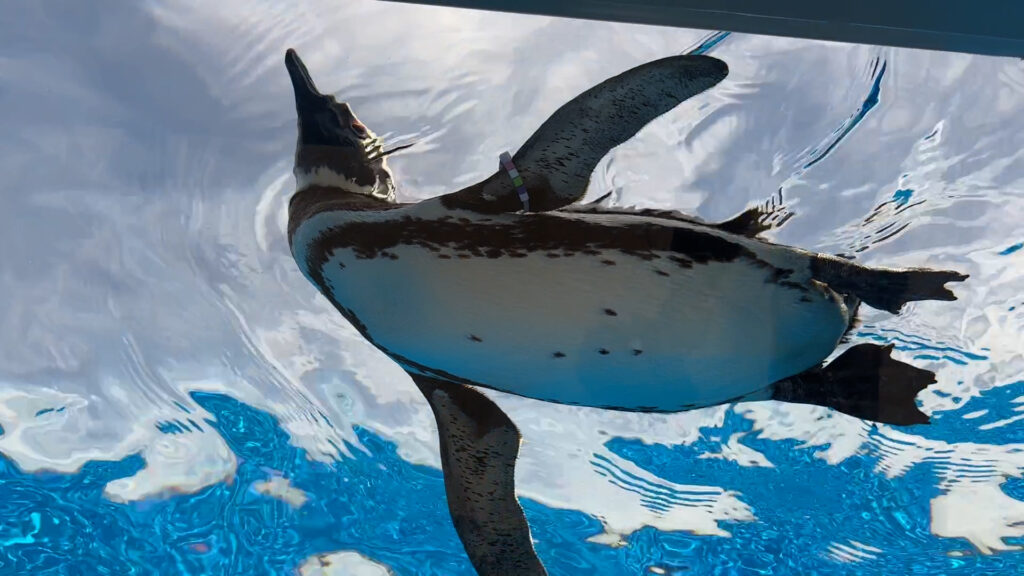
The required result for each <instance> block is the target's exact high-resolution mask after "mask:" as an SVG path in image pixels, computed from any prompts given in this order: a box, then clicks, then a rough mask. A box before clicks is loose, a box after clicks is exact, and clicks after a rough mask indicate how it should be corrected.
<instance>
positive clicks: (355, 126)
mask: <svg viewBox="0 0 1024 576" xmlns="http://www.w3.org/2000/svg"><path fill="white" fill-rule="evenodd" d="M349 126H351V127H352V131H353V132H355V133H356V136H359V137H360V138H366V137H367V136H369V135H370V134H369V132H368V131H367V130H366V126H363V123H362V122H360V121H359V120H353V121H352V123H351V124H349Z"/></svg>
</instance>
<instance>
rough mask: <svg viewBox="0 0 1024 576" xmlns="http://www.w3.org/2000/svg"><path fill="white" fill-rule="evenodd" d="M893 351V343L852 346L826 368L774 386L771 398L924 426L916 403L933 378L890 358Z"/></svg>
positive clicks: (864, 417) (882, 421)
mask: <svg viewBox="0 0 1024 576" xmlns="http://www.w3.org/2000/svg"><path fill="white" fill-rule="evenodd" d="M892 349H893V346H892V345H891V344H888V345H886V346H879V345H877V344H870V343H866V344H858V345H856V346H853V347H851V348H849V349H847V350H846V351H845V352H843V354H841V355H840V356H839V357H838V358H836V359H835V360H833V361H832V362H830V363H829V364H827V365H826V366H824V367H820V368H814V369H811V370H808V371H806V372H803V373H802V374H798V375H796V376H793V377H791V378H787V379H785V380H782V381H780V382H777V383H776V384H774V386H773V390H772V399H773V400H778V401H781V402H792V403H797V404H812V405H815V406H824V407H826V408H832V409H833V410H836V411H838V412H842V413H843V414H848V415H850V416H854V417H856V418H860V419H862V420H868V421H871V422H877V423H880V424H892V425H896V426H911V425H914V424H927V423H928V422H929V418H928V416H927V415H926V414H924V413H923V412H921V410H920V409H919V408H918V407H917V402H916V400H915V398H916V397H917V394H918V393H919V392H920V391H921V390H924V389H925V388H927V387H928V386H929V385H931V384H933V383H935V373H934V372H931V371H929V370H924V369H922V368H918V367H916V366H911V365H910V364H907V363H905V362H900V361H899V360H896V359H894V358H892V356H891V353H892Z"/></svg>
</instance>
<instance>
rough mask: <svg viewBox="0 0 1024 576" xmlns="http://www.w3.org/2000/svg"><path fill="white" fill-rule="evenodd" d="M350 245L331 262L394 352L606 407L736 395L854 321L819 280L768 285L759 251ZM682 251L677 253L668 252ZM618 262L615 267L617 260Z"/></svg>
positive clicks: (802, 358)
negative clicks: (747, 256)
mask: <svg viewBox="0 0 1024 576" xmlns="http://www.w3.org/2000/svg"><path fill="white" fill-rule="evenodd" d="M389 252H390V253H391V254H393V258H387V257H376V258H364V259H360V258H357V257H356V255H355V254H354V253H353V252H352V251H350V250H348V249H339V250H336V251H335V252H334V253H333V254H332V255H331V257H330V258H329V260H328V261H327V262H325V265H324V267H323V275H324V280H325V281H326V284H327V286H328V287H329V289H330V290H331V291H332V292H333V295H334V298H335V299H336V301H338V302H341V303H344V305H345V307H346V308H348V309H349V310H351V311H352V312H353V313H354V314H355V315H356V316H357V317H358V319H359V321H360V322H361V323H362V324H363V325H364V326H365V327H366V330H367V332H368V334H369V336H370V338H371V339H372V340H373V341H374V342H375V343H376V344H378V345H379V346H381V347H382V348H384V349H386V350H387V351H389V352H391V353H393V354H395V355H398V356H401V357H404V358H406V359H408V360H410V361H412V362H415V363H416V364H419V365H422V366H426V367H429V368H431V369H433V370H439V371H443V372H446V373H449V374H452V375H455V376H458V377H460V378H463V379H465V380H469V381H472V382H475V383H478V384H480V385H483V386H487V387H491V388H496V389H499V390H503V391H507V392H511V393H515V394H520V395H523V396H528V397H532V398H537V399H542V400H549V401H555V402H563V403H570V404H580V405H587V406H599V407H616V408H623V409H645V410H651V409H656V410H670V411H671V410H680V409H684V408H693V407H699V406H707V405H713V404H716V403H720V402H725V401H729V400H732V399H736V398H738V397H741V396H744V395H747V394H750V393H752V392H755V391H757V390H760V389H762V388H764V387H766V386H768V385H770V384H772V383H773V382H775V381H777V380H779V379H781V378H785V377H787V376H791V375H793V374H796V373H799V372H801V371H803V370H805V369H807V368H810V367H812V366H815V365H817V364H818V363H819V362H821V361H822V360H824V359H825V358H826V357H827V356H828V354H830V353H831V352H832V351H833V350H834V348H835V346H836V344H837V343H838V341H839V339H840V338H841V336H842V334H843V332H844V331H845V329H846V326H847V311H846V309H845V306H844V305H843V304H842V303H841V302H839V301H837V299H836V298H835V295H834V294H833V293H832V292H831V291H829V290H826V289H823V288H822V287H820V286H818V285H814V284H809V285H806V290H805V291H801V290H797V289H794V288H792V287H786V286H783V285H780V284H778V283H772V282H766V279H767V278H768V276H769V273H770V271H768V270H766V269H765V268H764V267H757V266H755V265H753V264H752V263H750V262H748V261H743V260H737V261H732V262H726V263H718V262H710V263H708V264H695V265H693V267H691V268H685V267H682V266H679V265H677V264H675V263H673V262H670V261H669V260H668V259H667V258H662V259H658V260H654V261H645V260H643V259H641V258H638V257H633V256H628V255H625V254H622V253H620V252H616V251H609V252H607V253H601V254H597V255H582V254H578V253H577V254H575V255H572V256H567V257H557V258H552V257H549V256H548V255H547V254H544V253H530V254H528V255H527V256H525V257H519V258H513V257H499V258H493V259H491V258H485V257H469V258H465V259H459V258H458V257H457V256H455V255H452V256H451V257H450V258H449V259H442V258H439V257H438V256H439V255H438V254H437V253H435V252H431V251H429V250H426V249H424V248H420V247H418V246H410V245H405V246H397V247H395V248H393V249H391V250H389ZM666 256H670V254H666ZM609 262H614V264H609Z"/></svg>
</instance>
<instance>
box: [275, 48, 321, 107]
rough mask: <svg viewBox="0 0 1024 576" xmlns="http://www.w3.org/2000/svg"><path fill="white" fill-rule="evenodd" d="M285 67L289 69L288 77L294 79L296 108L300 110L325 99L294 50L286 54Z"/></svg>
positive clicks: (289, 50)
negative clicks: (304, 105) (304, 106)
mask: <svg viewBox="0 0 1024 576" xmlns="http://www.w3.org/2000/svg"><path fill="white" fill-rule="evenodd" d="M284 65H285V67H286V68H288V75H289V76H291V78H292V89H293V90H294V91H295V106H296V107H297V108H299V109H301V108H302V107H303V104H306V105H308V104H310V103H312V102H313V101H316V100H318V99H321V98H323V94H321V93H320V91H319V90H317V89H316V84H313V79H312V78H310V77H309V70H307V69H306V65H305V64H303V63H302V58H299V54H298V53H297V52H296V51H295V50H294V49H292V48H289V49H288V51H287V52H285V54H284Z"/></svg>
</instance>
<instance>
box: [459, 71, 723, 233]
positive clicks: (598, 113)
mask: <svg viewBox="0 0 1024 576" xmlns="http://www.w3.org/2000/svg"><path fill="white" fill-rule="evenodd" d="M728 73H729V67H728V66H726V64H725V62H723V61H721V60H719V59H717V58H713V57H711V56H703V55H699V56H698V55H684V56H671V57H668V58H662V59H660V60H655V61H653V62H647V63H646V64H641V65H640V66H637V67H635V68H632V69H630V70H627V71H625V72H623V73H622V74H619V75H618V76H614V77H612V78H609V79H607V80H605V81H604V82H601V83H600V84H598V85H596V86H594V87H592V88H590V89H588V90H587V91H585V92H583V93H582V94H580V95H579V96H577V97H575V98H573V99H572V100H570V101H569V102H567V103H566V104H564V105H563V106H562V107H561V108H559V109H558V110H556V111H555V113H554V114H552V115H551V116H550V117H549V118H548V119H547V120H545V121H544V123H543V124H541V126H540V128H538V129H537V131H536V132H534V133H533V135H532V136H530V138H529V139H527V141H526V143H525V144H523V146H522V147H521V148H519V150H518V151H517V152H516V153H515V155H514V156H513V157H512V161H513V163H514V164H515V167H516V169H517V171H518V172H519V175H520V176H521V177H522V179H523V184H524V186H525V188H526V191H527V194H528V196H529V209H528V211H530V212H547V211H550V210H557V209H559V208H562V207H564V206H568V205H570V204H573V203H575V202H577V201H578V200H579V199H580V198H582V197H583V195H584V194H585V193H586V191H587V186H588V184H589V183H590V175H591V174H592V173H593V171H594V168H595V167H597V164H598V162H600V161H601V159H602V158H604V157H605V156H606V155H607V154H608V152H610V151H611V150H612V149H613V148H615V147H616V146H618V145H620V144H622V143H623V142H625V141H627V140H629V139H630V138H632V137H633V136H634V135H635V134H636V133H637V132H639V131H640V129H641V128H643V127H644V126H646V125H647V124H648V123H650V122H651V121H652V120H654V119H655V118H657V117H659V116H661V115H663V114H665V113H666V112H668V111H670V110H672V109H673V108H675V107H676V106H678V105H679V104H680V103H681V102H683V101H684V100H687V99H689V98H691V97H693V96H696V95H697V94H700V93H701V92H704V91H705V90H707V89H709V88H711V87H712V86H714V85H715V84H718V83H719V82H721V81H722V80H723V79H724V78H725V77H726V75H728ZM442 202H443V204H444V205H445V206H446V207H447V208H449V209H466V210H474V211H477V212H483V213H490V214H496V213H504V212H517V211H520V210H523V209H524V205H523V202H522V201H521V199H520V197H519V194H518V193H517V192H516V189H515V187H514V186H513V184H512V179H511V177H510V176H509V174H508V173H507V172H506V171H505V170H504V169H500V170H499V171H498V172H497V173H496V174H494V175H492V176H491V177H490V178H488V179H487V180H484V181H483V182H480V183H478V184H475V185H473V186H470V187H468V188H464V189H462V190H459V191H458V192H453V193H451V194H448V195H446V196H443V197H442Z"/></svg>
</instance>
